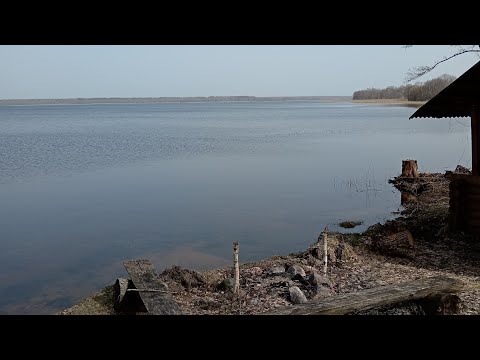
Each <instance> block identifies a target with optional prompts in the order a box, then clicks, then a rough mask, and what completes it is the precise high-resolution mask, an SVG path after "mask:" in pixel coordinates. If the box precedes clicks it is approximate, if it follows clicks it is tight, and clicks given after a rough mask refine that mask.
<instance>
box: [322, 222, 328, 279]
mask: <svg viewBox="0 0 480 360" xmlns="http://www.w3.org/2000/svg"><path fill="white" fill-rule="evenodd" d="M327 230H328V229H327V227H326V226H325V230H323V275H325V276H327V261H328V244H327V241H328V240H327Z"/></svg>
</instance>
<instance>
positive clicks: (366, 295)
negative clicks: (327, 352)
mask: <svg viewBox="0 0 480 360" xmlns="http://www.w3.org/2000/svg"><path fill="white" fill-rule="evenodd" d="M462 287H463V283H462V282H461V281H459V280H456V279H452V278H447V277H442V276H438V277H431V278H425V279H419V280H414V281H410V282H407V283H403V284H396V285H386V286H379V287H376V288H372V289H366V290H360V291H356V292H353V293H348V294H341V295H336V296H331V297H328V298H324V299H319V300H310V301H308V302H307V303H304V304H297V305H293V306H288V307H285V308H282V309H275V310H273V311H269V312H266V313H263V314H262V315H344V314H348V313H352V312H355V311H362V310H369V309H373V308H377V307H382V306H386V305H393V304H398V303H402V302H405V301H412V300H419V299H425V298H428V301H433V300H434V299H435V296H437V295H438V294H449V293H455V292H458V291H460V290H461V289H462ZM437 298H438V299H441V297H437Z"/></svg>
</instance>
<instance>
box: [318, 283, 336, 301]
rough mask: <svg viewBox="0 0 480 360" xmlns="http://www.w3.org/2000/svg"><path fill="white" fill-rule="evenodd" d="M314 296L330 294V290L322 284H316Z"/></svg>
mask: <svg viewBox="0 0 480 360" xmlns="http://www.w3.org/2000/svg"><path fill="white" fill-rule="evenodd" d="M315 293H316V294H315V298H316V299H317V298H324V297H327V296H330V295H331V294H332V292H331V290H330V289H329V288H328V287H326V286H323V285H317V286H316V287H315Z"/></svg>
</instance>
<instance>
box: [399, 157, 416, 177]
mask: <svg viewBox="0 0 480 360" xmlns="http://www.w3.org/2000/svg"><path fill="white" fill-rule="evenodd" d="M402 177H410V178H417V177H418V164H417V160H402Z"/></svg>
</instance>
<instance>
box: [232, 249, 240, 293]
mask: <svg viewBox="0 0 480 360" xmlns="http://www.w3.org/2000/svg"><path fill="white" fill-rule="evenodd" d="M233 268H234V271H235V274H234V279H235V287H234V288H233V293H234V294H238V293H239V292H240V269H239V267H238V241H235V242H234V243H233Z"/></svg>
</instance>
